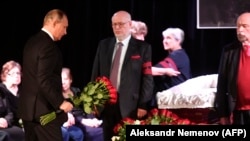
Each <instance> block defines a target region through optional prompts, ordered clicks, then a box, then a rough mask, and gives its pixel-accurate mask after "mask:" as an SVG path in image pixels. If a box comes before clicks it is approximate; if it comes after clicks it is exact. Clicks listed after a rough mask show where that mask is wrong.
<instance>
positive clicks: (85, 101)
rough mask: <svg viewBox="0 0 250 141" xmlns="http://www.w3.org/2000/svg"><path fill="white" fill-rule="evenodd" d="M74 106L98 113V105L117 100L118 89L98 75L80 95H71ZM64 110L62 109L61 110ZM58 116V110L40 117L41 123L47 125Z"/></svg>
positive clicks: (113, 102)
mask: <svg viewBox="0 0 250 141" xmlns="http://www.w3.org/2000/svg"><path fill="white" fill-rule="evenodd" d="M71 100H72V102H73V103H74V106H76V107H80V106H83V107H82V109H83V110H84V111H85V112H86V113H88V114H89V113H93V112H95V113H97V107H103V106H105V104H115V103H116V102H117V90H116V89H115V87H113V86H112V84H111V82H110V80H109V79H108V78H107V77H105V76H103V77H97V78H96V80H95V81H92V82H89V83H88V84H87V86H85V87H84V88H83V90H82V92H81V94H80V95H79V96H74V97H71ZM61 112H62V111H61ZM55 118H56V111H55V112H51V113H48V114H46V115H43V116H41V117H40V123H41V125H45V124H47V123H49V122H50V121H52V120H54V119H55Z"/></svg>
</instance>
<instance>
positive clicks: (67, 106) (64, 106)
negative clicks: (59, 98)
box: [60, 101, 73, 113]
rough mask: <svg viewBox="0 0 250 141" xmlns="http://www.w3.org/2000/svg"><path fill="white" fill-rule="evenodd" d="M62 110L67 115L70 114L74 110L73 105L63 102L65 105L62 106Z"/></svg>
mask: <svg viewBox="0 0 250 141" xmlns="http://www.w3.org/2000/svg"><path fill="white" fill-rule="evenodd" d="M60 109H61V110H63V111H64V112H65V113H68V112H70V111H71V110H72V109H73V105H72V104H71V103H70V102H68V101H63V103H62V104H61V105H60Z"/></svg>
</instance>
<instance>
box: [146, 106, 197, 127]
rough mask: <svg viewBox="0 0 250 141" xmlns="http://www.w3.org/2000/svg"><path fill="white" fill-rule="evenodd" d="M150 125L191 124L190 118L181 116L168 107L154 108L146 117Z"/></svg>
mask: <svg viewBox="0 0 250 141" xmlns="http://www.w3.org/2000/svg"><path fill="white" fill-rule="evenodd" d="M146 123H147V124H148V125H190V124H193V123H192V122H191V121H190V120H189V119H183V118H179V117H178V116H177V115H176V114H175V113H173V112H171V111H170V110H168V109H157V108H155V109H152V110H151V111H150V113H149V115H148V118H147V119H146Z"/></svg>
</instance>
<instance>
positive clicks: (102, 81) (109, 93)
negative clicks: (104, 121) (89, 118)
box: [71, 76, 117, 114]
mask: <svg viewBox="0 0 250 141" xmlns="http://www.w3.org/2000/svg"><path fill="white" fill-rule="evenodd" d="M71 100H72V101H73V103H74V104H75V106H77V107H78V106H80V105H82V106H83V109H84V111H85V112H86V113H88V114H89V113H92V112H96V107H103V106H104V105H105V104H107V103H108V104H115V103H116V101H117V91H116V89H115V87H113V86H112V84H111V82H110V80H109V79H108V78H106V77H104V76H103V77H98V78H97V79H96V81H93V82H89V83H88V84H87V86H85V87H84V89H83V91H82V92H81V94H80V96H78V97H77V96H76V97H73V98H72V99H71Z"/></svg>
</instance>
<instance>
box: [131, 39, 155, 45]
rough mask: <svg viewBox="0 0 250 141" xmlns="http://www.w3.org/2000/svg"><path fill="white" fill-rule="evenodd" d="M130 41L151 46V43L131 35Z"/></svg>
mask: <svg viewBox="0 0 250 141" xmlns="http://www.w3.org/2000/svg"><path fill="white" fill-rule="evenodd" d="M131 42H132V43H135V44H137V45H140V46H151V44H150V43H148V42H147V41H143V40H139V39H135V38H133V37H131Z"/></svg>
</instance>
